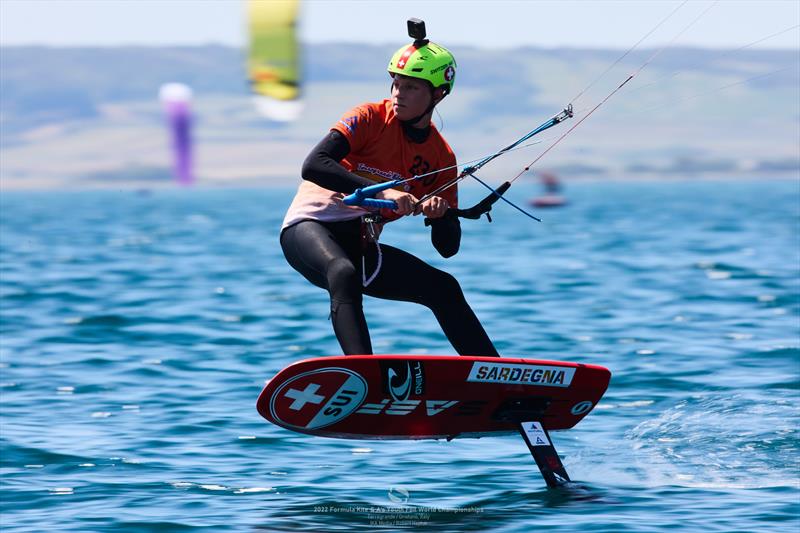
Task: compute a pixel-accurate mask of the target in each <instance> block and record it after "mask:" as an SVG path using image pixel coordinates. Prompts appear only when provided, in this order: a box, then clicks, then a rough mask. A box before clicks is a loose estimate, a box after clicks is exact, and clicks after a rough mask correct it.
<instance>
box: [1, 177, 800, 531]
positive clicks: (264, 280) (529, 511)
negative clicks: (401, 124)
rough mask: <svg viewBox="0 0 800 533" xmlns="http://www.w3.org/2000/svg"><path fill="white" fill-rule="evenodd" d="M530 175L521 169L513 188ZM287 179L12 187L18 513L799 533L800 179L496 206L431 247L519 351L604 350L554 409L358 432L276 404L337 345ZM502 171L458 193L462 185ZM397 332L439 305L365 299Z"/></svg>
mask: <svg viewBox="0 0 800 533" xmlns="http://www.w3.org/2000/svg"><path fill="white" fill-rule="evenodd" d="M536 192H537V191H536V189H535V188H534V187H533V186H531V185H524V184H523V185H519V186H515V187H513V188H512V189H511V191H510V194H509V196H510V197H511V198H513V199H515V200H516V201H518V202H519V203H521V204H525V203H526V200H527V199H528V198H530V197H532V196H533V195H535V193H536ZM292 194H293V190H292V189H291V188H275V189H262V190H212V189H181V190H155V191H99V192H25V193H23V192H3V194H2V197H1V198H0V216H2V233H1V234H0V251H1V252H2V270H1V271H0V277H1V280H2V293H0V296H1V297H2V300H1V301H2V331H1V334H2V337H0V400H1V403H0V408H1V409H2V412H1V415H2V418H0V422H1V424H0V443H1V445H2V449H1V450H0V455H1V460H2V465H1V466H2V493H1V497H0V505H1V506H2V508H1V512H2V514H1V516H0V527H2V530H3V531H4V532H6V531H8V532H23V531H25V532H37V533H40V532H46V531H76V532H77V531H80V532H84V531H99V532H101V531H132V532H139V531H194V530H202V531H214V532H216V531H236V532H238V531H281V530H292V531H375V530H394V529H426V528H430V529H436V530H438V531H509V532H529V531H534V530H537V531H538V530H547V531H575V530H583V531H609V532H617V531H636V532H651V531H675V530H680V531H698V530H702V531H743V532H745V531H746V532H765V531H798V530H800V443H799V442H798V433H799V432H800V410H799V408H798V404H800V271H799V269H800V255H799V254H800V251H799V250H800V246H799V245H800V232H799V228H800V226H799V224H800V187H799V185H798V182H797V181H796V180H795V181H770V180H757V181H756V180H753V181H733V180H731V181H713V182H709V181H705V182H697V181H689V180H686V181H670V182H621V181H620V182H609V183H601V182H591V183H570V184H569V186H568V188H567V191H566V195H567V197H568V199H569V202H570V203H569V204H568V205H567V206H566V207H563V208H560V209H557V210H538V211H536V213H537V214H538V215H539V216H540V217H541V218H542V219H543V222H542V223H537V222H534V221H532V220H530V219H528V218H526V217H524V216H522V215H520V214H519V213H518V212H516V211H514V210H513V209H511V208H509V207H508V206H505V205H503V204H502V203H500V204H497V205H496V207H495V209H494V211H493V213H492V214H493V218H494V222H493V223H491V224H490V223H488V222H487V221H486V219H485V218H484V219H482V220H479V221H471V220H465V221H463V222H462V227H463V233H464V235H463V240H462V246H461V251H460V253H459V254H458V255H457V256H455V257H454V258H452V259H448V260H445V259H442V258H439V257H438V256H437V255H436V253H435V251H434V250H433V248H432V247H431V245H430V241H429V232H428V229H427V228H425V227H424V226H423V224H422V220H421V218H419V217H417V218H413V217H409V218H407V219H404V220H401V221H398V222H396V223H393V224H392V225H390V226H389V227H387V229H386V230H385V231H384V234H383V236H382V240H383V241H384V242H386V243H391V244H394V245H396V246H400V247H403V248H405V249H407V250H409V251H411V252H413V253H415V254H418V255H419V256H420V257H422V258H424V259H425V260H427V261H429V262H431V263H432V264H434V265H436V266H438V267H440V268H443V269H445V270H447V271H449V272H451V273H452V274H454V275H455V276H456V277H457V278H458V279H459V280H460V282H461V284H462V286H463V288H464V291H465V293H466V294H467V297H468V299H469V301H470V302H471V303H472V305H473V307H474V309H475V311H476V313H477V314H478V316H479V317H480V319H481V320H482V322H483V323H484V324H485V327H486V329H487V331H488V332H489V334H490V335H491V337H492V338H493V339H494V340H495V343H496V345H497V347H498V349H499V351H500V352H501V353H502V354H503V355H505V356H513V357H530V358H540V359H554V360H567V361H576V362H582V363H594V364H599V365H603V366H606V367H608V368H609V369H610V370H611V371H612V373H613V377H612V380H611V385H610V387H609V389H608V392H607V394H606V395H605V397H604V398H603V400H602V401H601V403H600V404H599V405H598V406H597V407H596V409H595V410H594V411H593V412H592V413H591V414H590V415H589V416H588V417H587V418H586V419H585V420H584V421H583V422H581V423H580V424H579V425H578V426H577V427H576V428H575V429H573V430H570V431H567V432H557V433H554V434H553V439H554V441H555V443H556V446H557V449H558V450H559V452H560V454H561V455H562V457H563V461H564V464H565V466H566V468H567V470H568V471H569V472H570V474H571V476H572V478H573V479H574V480H575V483H573V484H571V485H569V486H567V487H565V488H562V489H556V490H548V489H547V488H546V487H545V485H544V482H543V481H542V479H541V477H540V475H539V472H538V470H537V468H536V466H535V464H534V462H533V460H532V458H531V457H530V455H529V453H528V450H527V448H526V447H525V445H524V443H523V441H522V440H521V439H520V438H519V437H516V436H507V437H496V438H483V439H479V440H469V439H463V440H455V441H452V442H440V441H411V442H406V441H386V442H379V441H349V440H338V439H325V438H317V437H311V436H306V435H301V434H297V433H293V432H290V431H287V430H285V429H282V428H280V427H277V426H274V425H271V424H269V423H267V422H266V421H265V420H263V419H262V418H261V417H260V416H259V415H258V413H257V412H256V410H255V401H256V398H257V396H258V394H259V392H260V390H261V388H262V387H263V385H264V382H265V380H268V379H269V378H271V377H272V376H273V375H274V374H275V373H276V372H277V371H279V370H280V369H282V368H283V367H285V366H286V365H288V364H290V363H291V362H293V361H296V360H299V359H303V358H308V357H317V356H324V355H337V354H339V353H340V351H339V346H338V344H337V342H336V339H335V337H334V336H333V333H332V330H331V326H330V323H329V321H328V312H329V311H328V309H329V304H328V301H327V295H326V293H325V292H324V291H322V290H320V289H317V288H316V287H313V286H311V285H310V284H308V283H307V282H306V281H305V280H304V279H303V278H302V277H301V276H300V275H299V274H297V273H296V272H294V271H293V270H292V269H291V268H290V267H289V266H288V265H287V264H286V262H285V260H284V258H283V256H282V254H281V251H280V248H279V246H278V231H279V226H280V222H281V219H282V217H283V214H284V211H285V209H286V207H287V205H288V203H289V201H290V199H291V196H292ZM482 195H483V192H482V191H481V190H478V189H465V190H464V191H462V199H463V203H464V204H468V203H471V202H473V201H476V200H477V199H479V198H480V197H481V196H482ZM365 307H366V313H367V318H368V321H369V325H370V328H371V331H372V335H373V343H374V346H375V350H376V352H378V353H413V354H420V355H421V356H422V355H425V354H452V353H453V351H452V348H451V347H450V346H449V344H448V343H447V341H446V339H445V338H444V337H443V335H442V334H441V331H440V330H439V328H438V326H437V324H436V321H435V320H434V318H433V316H432V314H431V313H430V311H428V310H427V309H425V308H422V307H418V306H414V305H412V304H406V303H395V302H387V301H379V300H374V299H367V300H366V302H365Z"/></svg>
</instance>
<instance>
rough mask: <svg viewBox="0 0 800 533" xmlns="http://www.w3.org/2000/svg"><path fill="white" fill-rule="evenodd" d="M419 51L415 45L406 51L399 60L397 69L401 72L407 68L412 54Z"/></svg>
mask: <svg viewBox="0 0 800 533" xmlns="http://www.w3.org/2000/svg"><path fill="white" fill-rule="evenodd" d="M416 51H417V47H416V46H414V45H413V44H412V45H411V46H409V47H408V48H406V49H405V51H404V52H403V53H402V54H401V55H400V59H398V60H397V68H399V69H400V70H402V69H404V68H406V63H408V58H409V57H411V54H413V53H414V52H416Z"/></svg>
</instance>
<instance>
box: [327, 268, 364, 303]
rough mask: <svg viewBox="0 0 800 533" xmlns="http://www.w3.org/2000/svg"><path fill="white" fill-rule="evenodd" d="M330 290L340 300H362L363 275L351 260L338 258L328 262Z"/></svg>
mask: <svg viewBox="0 0 800 533" xmlns="http://www.w3.org/2000/svg"><path fill="white" fill-rule="evenodd" d="M328 291H329V292H330V293H331V298H332V299H335V300H338V301H340V302H356V301H361V277H360V274H359V272H358V270H357V269H356V267H355V266H353V263H352V262H351V261H349V260H348V259H344V258H337V259H334V260H332V261H331V262H330V263H329V264H328Z"/></svg>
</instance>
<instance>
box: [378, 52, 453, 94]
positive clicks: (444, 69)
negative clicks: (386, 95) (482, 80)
mask: <svg viewBox="0 0 800 533" xmlns="http://www.w3.org/2000/svg"><path fill="white" fill-rule="evenodd" d="M423 43H424V44H423ZM419 45H421V46H419ZM387 70H388V71H389V73H390V74H391V75H392V76H394V75H395V74H402V75H403V76H410V77H412V78H419V79H422V80H426V81H428V82H430V84H431V85H432V86H433V88H434V89H436V88H438V87H444V88H445V89H446V91H447V93H445V94H449V93H451V92H452V91H453V85H454V84H455V81H456V58H455V57H453V54H451V53H450V51H449V50H447V48H445V47H443V46H439V45H438V44H436V43H432V42H428V41H415V42H414V43H412V44H410V45H407V46H404V47H402V48H400V50H398V51H397V52H395V53H394V55H393V56H392V59H391V61H389V68H388V69H387Z"/></svg>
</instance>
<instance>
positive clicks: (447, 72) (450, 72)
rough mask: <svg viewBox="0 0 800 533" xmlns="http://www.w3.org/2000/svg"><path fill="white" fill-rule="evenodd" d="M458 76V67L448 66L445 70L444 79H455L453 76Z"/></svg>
mask: <svg viewBox="0 0 800 533" xmlns="http://www.w3.org/2000/svg"><path fill="white" fill-rule="evenodd" d="M455 77H456V69H454V68H453V67H447V70H445V71H444V79H446V80H447V81H453V78H455Z"/></svg>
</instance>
